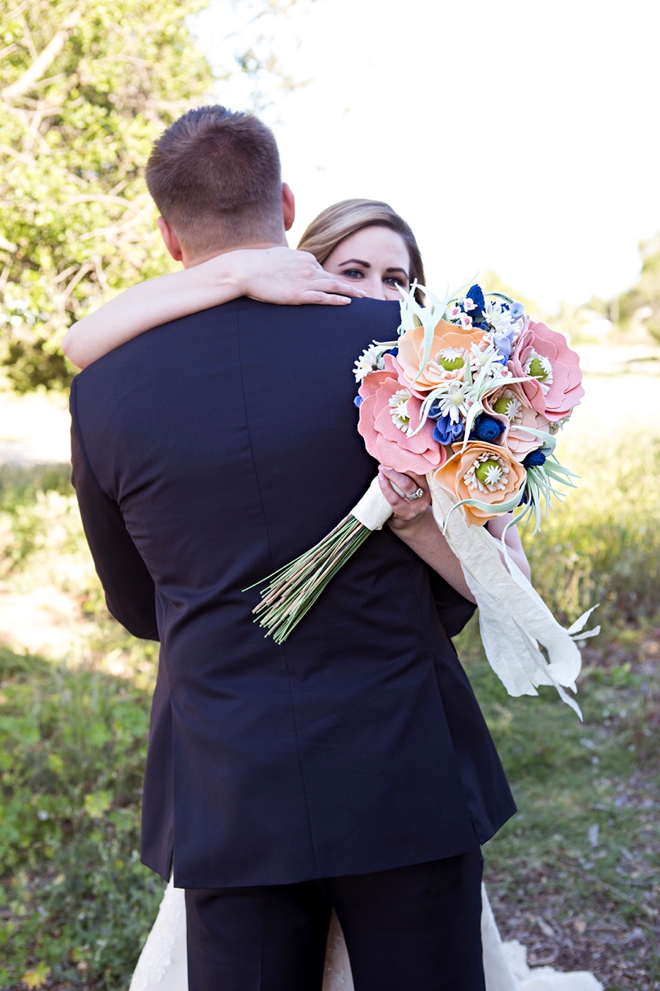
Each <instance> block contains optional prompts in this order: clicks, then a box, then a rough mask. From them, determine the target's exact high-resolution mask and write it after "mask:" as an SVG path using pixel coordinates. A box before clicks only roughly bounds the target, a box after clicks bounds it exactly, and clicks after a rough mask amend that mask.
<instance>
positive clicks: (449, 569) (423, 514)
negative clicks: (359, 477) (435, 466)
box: [378, 465, 475, 602]
mask: <svg viewBox="0 0 660 991" xmlns="http://www.w3.org/2000/svg"><path fill="white" fill-rule="evenodd" d="M378 475H379V480H380V487H381V490H382V492H383V495H384V496H385V498H386V499H387V501H388V502H389V504H390V506H392V509H393V510H394V515H393V516H392V517H391V518H390V521H389V525H390V527H391V529H392V530H394V532H395V533H396V535H397V537H399V539H400V540H402V541H403V542H404V544H407V545H408V547H410V549H411V550H412V551H414V552H415V554H417V556H418V557H421V559H422V561H426V563H427V564H428V565H430V567H431V568H433V570H434V571H437V572H438V574H439V575H440V576H441V577H442V578H444V580H445V581H446V582H449V584H450V585H451V586H452V587H453V588H455V589H456V591H457V592H460V594H461V595H462V596H464V597H465V598H466V599H467V600H468V601H469V602H474V601H475V599H474V596H473V595H472V592H471V591H470V589H469V588H468V585H467V582H466V581H465V577H464V575H463V569H462V567H461V563H460V561H459V560H458V558H457V557H456V555H455V554H454V552H453V551H452V550H451V548H450V546H449V544H448V543H447V541H446V539H445V538H444V537H443V535H442V534H441V533H440V530H439V529H438V526H437V524H436V522H435V520H434V518H433V510H432V509H431V497H430V495H429V492H428V486H427V484H426V479H425V478H424V476H423V475H414V474H413V473H412V472H411V473H410V475H402V474H401V473H400V472H398V471H394V469H393V468H384V467H383V466H382V465H380V466H379V468H378ZM391 482H394V484H395V485H396V486H398V488H400V489H401V491H402V492H405V493H407V494H410V495H412V494H413V492H414V491H415V490H416V489H417V488H418V487H419V488H422V489H423V490H424V495H423V496H422V497H421V498H420V499H415V500H413V501H412V502H411V501H410V499H402V498H401V496H400V495H399V494H398V493H397V492H395V491H394V489H393V488H392V485H391V484H390V483H391Z"/></svg>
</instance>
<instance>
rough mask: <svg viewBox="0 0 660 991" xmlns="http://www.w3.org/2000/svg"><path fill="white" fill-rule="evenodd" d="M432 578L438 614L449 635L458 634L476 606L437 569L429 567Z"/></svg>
mask: <svg viewBox="0 0 660 991" xmlns="http://www.w3.org/2000/svg"><path fill="white" fill-rule="evenodd" d="M428 571H429V577H430V580H431V594H432V595H433V598H434V599H435V607H436V609H437V610H438V616H439V617H440V622H441V623H442V625H443V627H444V629H445V632H446V634H447V636H448V637H455V636H457V635H458V634H459V633H460V632H461V630H462V629H463V627H464V626H465V625H466V624H467V623H468V621H469V620H470V619H472V616H473V615H474V612H475V610H476V608H477V607H476V606H475V605H474V603H472V602H470V601H469V599H466V598H465V597H464V596H463V595H461V593H460V592H457V591H456V589H455V588H454V587H453V586H452V585H450V584H449V582H446V581H445V580H444V578H442V576H441V575H439V574H438V572H437V571H434V570H433V569H432V568H429V569H428Z"/></svg>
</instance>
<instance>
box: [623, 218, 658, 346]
mask: <svg viewBox="0 0 660 991" xmlns="http://www.w3.org/2000/svg"><path fill="white" fill-rule="evenodd" d="M640 252H641V255H642V273H641V275H640V277H639V281H638V282H637V285H635V286H634V287H633V288H632V289H630V290H629V291H628V292H625V293H622V295H621V296H619V297H618V300H615V305H616V309H617V311H618V312H617V318H618V320H619V321H620V323H621V324H622V326H623V327H624V328H627V327H630V326H631V325H634V323H635V321H636V320H637V321H643V324H644V326H645V327H646V330H647V331H648V332H649V333H650V334H651V335H652V336H653V337H655V338H656V340H658V341H660V234H656V235H655V237H654V238H652V239H651V240H650V241H645V242H643V243H642V244H641V245H640Z"/></svg>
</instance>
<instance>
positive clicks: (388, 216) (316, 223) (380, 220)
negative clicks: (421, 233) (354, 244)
mask: <svg viewBox="0 0 660 991" xmlns="http://www.w3.org/2000/svg"><path fill="white" fill-rule="evenodd" d="M364 227H389V229H390V230H391V231H395V232H396V233H397V234H400V235H401V237H402V238H403V240H404V241H405V244H406V247H407V249H408V257H409V259H410V281H411V282H414V281H415V279H417V281H418V282H420V283H421V284H422V285H424V265H423V264H422V255H421V252H420V250H419V247H418V245H417V240H416V238H415V235H414V234H413V232H412V229H411V227H410V226H409V225H408V224H407V223H406V222H405V220H404V219H403V217H400V216H399V214H398V213H396V212H395V211H394V210H393V209H392V207H391V206H390V205H389V203H383V202H382V200H342V201H341V202H340V203H335V204H334V205H333V206H329V207H328V208H327V210H323V212H322V213H319V215H318V217H317V218H316V219H315V220H313V221H312V222H311V224H310V225H309V227H308V228H307V230H306V231H305V233H304V234H303V236H302V238H301V239H300V244H299V245H298V250H299V251H309V252H311V254H313V255H314V256H315V258H316V260H317V261H318V263H319V264H320V265H323V263H324V262H325V260H326V258H328V257H329V256H330V255H331V254H332V252H333V251H334V250H335V248H336V247H337V245H338V244H339V243H340V242H341V241H343V240H344V238H345V237H349V236H350V235H351V234H355V233H356V231H361V230H362V229H363V228H364Z"/></svg>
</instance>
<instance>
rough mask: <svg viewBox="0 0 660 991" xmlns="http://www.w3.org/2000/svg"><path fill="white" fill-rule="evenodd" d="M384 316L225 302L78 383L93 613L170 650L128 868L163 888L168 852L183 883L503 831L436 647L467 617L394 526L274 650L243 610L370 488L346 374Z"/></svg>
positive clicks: (483, 742) (238, 880) (442, 849)
mask: <svg viewBox="0 0 660 991" xmlns="http://www.w3.org/2000/svg"><path fill="white" fill-rule="evenodd" d="M398 314H399V308H398V306H397V305H396V304H394V303H381V302H376V301H372V300H356V301H353V302H352V303H351V304H350V306H346V307H342V308H335V307H322V306H305V307H285V306H273V305H269V304H264V303H257V302H253V301H250V300H248V299H239V300H237V301H236V302H233V303H229V304H226V305H224V306H220V307H216V308H215V309H210V310H205V311H204V312H202V313H197V314H195V315H193V316H190V317H186V318H184V319H182V320H177V321H174V322H173V323H170V324H167V325H165V326H162V327H158V328H156V329H155V330H152V331H150V332H149V333H147V334H144V335H142V336H141V337H138V338H137V339H135V340H133V341H131V342H129V343H128V344H125V345H123V346H122V347H120V348H118V349H117V350H116V351H113V352H111V353H110V354H108V355H106V356H105V357H104V358H102V359H100V360H99V361H97V362H95V363H94V364H93V365H91V366H90V367H89V368H87V369H86V370H85V371H84V372H82V373H81V374H80V375H78V377H77V378H76V379H75V380H74V383H73V388H72V396H71V410H72V415H73V467H74V476H73V477H74V484H75V487H76V491H77V493H78V498H79V502H80V508H81V511H82V517H83V522H84V525H85V532H86V534H87V538H88V540H89V544H90V547H91V549H92V553H93V555H94V559H95V562H96V567H97V570H98V573H99V575H100V577H101V580H102V582H103V585H104V587H105V591H106V595H107V602H108V607H109V609H110V611H111V612H112V614H113V615H114V616H116V618H117V619H118V620H119V621H120V622H121V623H123V624H124V626H125V627H126V628H127V629H128V630H130V632H131V633H133V634H135V636H138V637H145V638H151V639H154V640H156V639H159V640H160V641H161V654H160V666H159V672H158V681H157V686H156V690H155V695H154V701H153V711H152V719H151V730H150V738H149V753H148V759H147V769H146V778H145V786H144V803H143V804H144V812H143V847H142V854H143V860H144V862H145V863H146V864H147V865H148V866H149V867H152V868H153V869H154V870H156V871H158V872H159V873H160V874H161V875H163V877H167V876H168V874H169V872H170V866H171V862H172V857H174V874H175V883H176V884H177V885H178V886H180V887H192V888H194V887H198V888H200V887H203V888H211V887H222V886H227V885H230V886H233V885H239V886H240V885H252V884H280V883H290V882H297V881H302V880H306V879H311V878H319V877H329V876H339V875H345V874H362V873H367V872H370V871H378V870H385V869H389V868H393V867H400V866H404V865H408V864H413V863H421V862H424V861H430V860H436V859H439V858H443V857H449V856H453V855H455V854H460V853H463V852H467V851H469V850H473V849H475V848H476V847H477V846H478V843H479V842H483V841H485V840H487V839H488V838H489V837H490V836H492V835H493V833H494V832H495V831H496V830H497V829H498V827H499V826H500V825H502V823H503V822H504V821H505V820H506V819H507V818H508V817H509V816H510V815H511V814H512V813H513V812H514V804H513V800H512V798H511V794H510V792H509V788H508V785H507V783H506V779H505V777H504V773H503V771H502V768H501V765H500V762H499V759H498V757H497V754H496V752H495V748H494V746H493V743H492V740H491V738H490V735H489V733H488V730H487V728H486V726H485V723H484V721H483V718H482V716H481V713H480V711H479V707H478V705H477V703H476V700H475V698H474V695H473V693H472V690H471V688H470V685H469V682H468V680H467V678H466V676H465V674H464V672H463V669H462V668H461V666H460V664H459V662H458V659H457V657H456V654H455V652H454V649H453V647H452V644H451V642H450V640H449V634H452V633H455V632H457V631H458V629H460V627H461V626H462V625H463V624H464V622H465V621H466V619H467V618H468V617H469V616H470V615H471V612H472V606H470V604H469V603H467V602H466V600H465V599H463V598H462V597H461V596H459V595H458V594H457V593H455V592H454V591H453V590H452V589H451V588H450V587H449V586H448V585H446V584H445V583H444V582H443V581H442V580H441V579H439V578H438V576H433V575H432V574H431V572H430V571H429V569H428V568H427V566H426V565H425V564H424V563H423V562H422V561H421V560H420V559H419V558H417V557H416V555H415V554H413V553H412V551H410V550H409V549H408V547H406V546H405V545H404V544H403V543H402V542H401V541H400V540H399V539H398V538H397V537H396V536H395V535H394V534H393V533H392V532H391V531H390V530H389V529H388V528H387V527H385V528H384V529H383V530H382V531H380V532H376V533H374V534H373V535H371V536H370V537H369V539H368V540H367V541H366V542H365V543H364V544H363V545H362V547H361V548H360V549H359V550H358V552H357V553H356V554H355V555H354V557H353V558H352V559H351V560H350V562H349V563H348V564H347V565H346V566H345V567H344V568H343V570H342V571H341V572H340V573H339V574H338V575H337V576H336V577H335V578H334V579H333V580H332V582H331V584H330V586H329V587H328V589H327V590H326V591H325V592H324V594H323V595H322V597H321V598H320V599H319V600H318V602H317V603H316V604H315V605H314V607H313V608H312V609H311V611H310V612H309V613H308V615H307V616H306V617H305V619H304V620H303V621H302V622H301V623H300V626H299V627H298V628H297V629H296V630H294V632H293V633H292V635H291V636H290V637H289V639H288V640H287V642H286V643H285V644H283V645H282V646H278V645H277V644H276V643H273V641H272V639H270V638H268V639H267V638H265V637H264V634H263V631H262V630H261V629H260V628H259V627H258V626H256V625H255V624H254V623H253V621H252V620H253V617H252V612H251V611H252V608H253V607H254V606H255V605H256V603H257V602H258V600H259V593H258V590H257V589H253V590H252V591H248V592H244V591H242V590H243V589H245V588H247V587H248V586H250V585H253V584H254V583H255V582H259V581H260V579H263V578H264V576H266V575H269V574H270V573H271V572H272V571H274V570H275V569H276V568H279V567H280V566H281V565H283V564H285V563H287V562H288V561H290V560H291V559H292V558H295V557H296V556H297V555H298V554H300V553H301V552H302V551H305V550H307V549H308V548H310V547H311V546H312V545H313V544H315V543H316V542H317V541H318V540H319V539H320V538H321V537H323V536H325V534H326V533H328V531H329V530H330V529H331V528H332V527H333V526H334V525H335V524H336V523H337V522H338V521H339V520H340V519H341V518H342V517H343V516H344V515H345V514H346V513H347V512H348V511H349V510H350V509H351V507H352V506H353V505H354V504H355V503H356V502H357V500H358V499H359V498H360V496H361V495H362V494H363V493H364V491H365V490H366V488H367V486H368V485H369V483H370V481H371V480H372V478H373V477H374V473H375V469H376V464H375V462H374V461H373V460H372V459H371V458H370V457H369V455H368V454H367V453H366V452H365V448H364V444H363V441H362V439H361V438H360V437H359V435H358V433H357V430H356V421H357V411H356V409H355V406H354V404H353V398H354V395H355V391H356V386H355V381H354V378H353V374H352V365H353V363H354V361H355V359H356V357H357V355H358V354H359V353H360V352H361V350H362V349H363V348H364V347H366V346H368V345H369V343H370V342H371V341H372V340H374V339H376V340H380V341H386V340H392V339H393V338H395V336H396V330H397V325H398V322H399V315H398Z"/></svg>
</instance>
